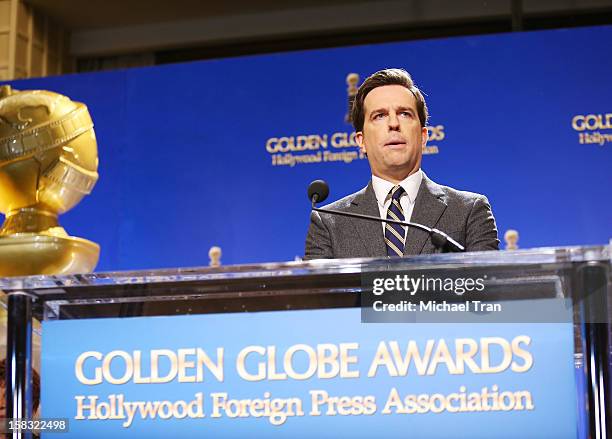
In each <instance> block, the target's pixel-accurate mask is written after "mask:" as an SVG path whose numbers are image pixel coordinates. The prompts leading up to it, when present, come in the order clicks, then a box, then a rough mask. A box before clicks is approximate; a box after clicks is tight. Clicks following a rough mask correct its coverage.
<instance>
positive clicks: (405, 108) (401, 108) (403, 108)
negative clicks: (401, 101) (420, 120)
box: [395, 105, 415, 113]
mask: <svg viewBox="0 0 612 439" xmlns="http://www.w3.org/2000/svg"><path fill="white" fill-rule="evenodd" d="M395 110H396V111H399V110H403V111H406V110H408V111H412V112H413V113H414V111H415V109H414V108H412V107H405V106H403V105H400V106H399V107H396V108H395Z"/></svg>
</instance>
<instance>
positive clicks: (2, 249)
mask: <svg viewBox="0 0 612 439" xmlns="http://www.w3.org/2000/svg"><path fill="white" fill-rule="evenodd" d="M99 257H100V246H99V245H98V244H96V243H95V242H91V241H88V240H86V239H82V238H75V237H73V236H54V235H43V234H33V233H23V234H18V235H12V236H11V235H9V236H3V237H0V277H8V276H29V275H36V274H58V275H60V274H76V273H90V272H92V271H93V270H94V268H96V265H97V264H98V258H99Z"/></svg>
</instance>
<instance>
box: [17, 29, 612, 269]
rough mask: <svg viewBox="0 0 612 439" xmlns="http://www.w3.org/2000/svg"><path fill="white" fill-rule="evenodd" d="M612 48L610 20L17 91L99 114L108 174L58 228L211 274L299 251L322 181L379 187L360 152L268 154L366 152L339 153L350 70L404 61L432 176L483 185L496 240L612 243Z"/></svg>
mask: <svg viewBox="0 0 612 439" xmlns="http://www.w3.org/2000/svg"><path fill="white" fill-rule="evenodd" d="M611 40H612V27H610V26H603V27H595V28H580V29H572V30H555V31H545V32H529V33H520V34H503V35H489V36H478V37H462V38H452V39H440V40H428V41H417V42H405V43H393V44H377V45H369V46H358V47H349V48H338V49H325V50H313V51H304V52H294V53H283V54H274V55H265V56H251V57H241V58H234V59H224V60H213V61H203V62H194V63H186V64H175V65H166V66H158V67H153V68H142V69H131V70H123V71H113V72H105V73H94V74H80V75H66V76H59V77H51V78H42V79H32V80H26V81H15V82H13V83H12V84H13V85H14V86H15V87H16V88H19V89H38V88H41V89H49V90H53V91H57V92H60V93H63V94H66V95H68V96H70V97H71V98H72V99H74V100H78V101H81V102H85V103H86V104H87V105H88V106H89V109H90V112H91V114H92V117H93V120H94V123H95V129H96V133H97V137H98V144H99V151H100V176H101V177H100V181H99V182H98V184H97V186H96V188H95V189H94V192H93V193H92V194H91V195H90V196H89V197H87V198H86V199H84V200H83V201H82V203H81V204H80V205H78V206H77V207H76V208H74V209H73V210H72V211H71V212H69V213H67V214H66V215H63V216H62V219H61V222H62V225H64V227H65V228H66V230H67V231H68V232H69V233H70V234H72V235H75V236H82V237H87V238H89V239H92V240H94V241H96V242H98V243H100V244H101V246H102V254H101V259H100V264H99V266H98V270H110V269H130V268H145V267H169V266H193V265H206V264H207V263H208V255H207V254H208V249H209V248H210V246H212V245H219V246H221V247H222V249H223V262H224V263H245V262H256V261H273V260H288V259H293V258H294V257H295V256H297V255H302V254H303V248H304V236H305V233H306V230H307V226H308V218H309V202H308V200H307V198H306V195H305V192H306V187H307V185H308V183H309V182H310V181H311V180H313V179H315V178H324V179H326V180H328V182H329V183H330V186H331V194H330V199H332V200H333V199H337V198H341V197H342V196H344V195H346V194H348V193H351V192H354V191H356V190H358V189H360V188H362V187H363V186H365V184H366V183H367V180H368V179H369V167H368V164H367V161H366V160H364V159H356V160H353V161H352V162H351V163H345V162H343V161H327V162H325V161H321V162H320V163H299V164H296V165H295V166H289V165H278V164H277V165H273V155H274V154H271V153H270V152H269V151H267V149H266V145H269V147H270V148H274V146H275V142H274V140H272V141H271V142H270V139H274V138H281V137H283V136H287V137H294V138H295V142H296V143H297V144H304V142H305V140H304V139H303V138H301V139H300V138H298V136H309V135H316V136H320V138H321V139H322V140H323V143H325V139H327V144H326V145H327V147H325V146H323V145H321V144H320V143H316V142H315V143H313V142H312V141H311V143H310V145H311V146H312V147H315V146H318V147H319V148H318V149H315V150H309V151H305V152H304V151H301V152H300V151H289V152H288V153H287V154H289V153H290V154H292V157H293V159H295V158H296V157H299V156H302V155H304V154H310V155H313V156H312V157H314V158H315V159H316V157H317V156H316V153H317V152H321V153H324V152H325V151H328V154H329V152H341V151H345V152H351V151H356V148H355V147H353V146H350V145H348V147H347V148H336V147H334V146H333V145H332V136H333V134H334V133H344V135H349V134H350V133H351V132H352V128H351V126H350V125H348V124H347V123H346V122H344V116H345V113H346V110H347V108H346V107H347V94H346V88H347V86H346V82H345V78H346V76H347V74H349V73H352V72H354V73H358V74H359V75H360V76H361V78H362V79H363V78H365V76H367V75H368V74H370V73H372V72H374V71H376V70H378V69H381V68H385V67H403V68H405V69H407V70H408V71H409V72H411V74H412V75H413V77H414V79H415V80H416V82H417V84H418V85H419V86H420V88H422V89H423V90H424V91H425V93H426V95H427V100H428V106H429V108H430V112H431V120H430V125H432V126H434V127H437V128H436V129H435V130H434V131H435V132H436V133H437V134H436V135H435V136H434V137H436V139H434V140H432V141H431V142H430V145H432V146H435V147H437V153H431V154H427V155H426V156H425V157H424V161H423V169H424V170H425V172H426V173H427V174H428V175H429V176H430V177H431V178H432V179H434V180H435V181H437V182H439V183H442V184H447V185H451V186H453V187H456V188H458V189H464V190H471V191H475V192H481V193H485V194H486V195H487V196H488V197H489V199H490V201H491V203H492V206H493V211H494V213H495V215H496V217H497V221H498V226H499V229H500V232H501V233H500V238H501V235H503V232H504V231H505V230H507V229H509V228H515V229H517V230H518V231H519V232H520V235H521V238H520V242H519V245H520V246H521V247H535V246H549V245H572V244H595V243H605V242H607V241H608V239H609V238H610V237H611V235H612V234H611V233H610V231H611V230H610V225H611V224H612V203H610V199H611V195H610V188H611V187H612V173H611V172H610V169H611V168H612V149H611V146H610V143H611V142H612V126H611V124H610V123H608V124H606V123H605V121H606V115H609V114H610V113H612V105H611V102H612V88H610V86H609V81H610V77H612V58H610V56H607V55H606V54H607V53H609V41H611ZM589 115H595V116H589ZM598 115H601V116H602V121H603V122H602V123H599V124H598V123H597V120H598ZM576 116H578V118H577V119H576ZM583 116H587V117H586V118H584V117H583ZM610 118H612V116H610ZM610 118H609V119H610ZM585 121H588V123H587V126H586V127H585V125H584V122H585ZM573 122H574V123H573ZM573 125H574V126H573ZM597 133H599V134H597ZM581 136H582V137H581ZM340 138H341V136H340ZM311 139H312V138H311ZM337 139H338V134H336V136H334V143H335V144H336V145H337V144H338V142H337ZM581 141H582V143H581ZM591 141H592V142H599V143H587V142H591ZM341 146H342V145H341ZM435 150H436V148H432V150H431V152H435ZM278 154H280V155H281V156H282V157H285V159H284V160H289V159H287V158H286V157H287V156H286V155H285V154H282V153H278ZM320 157H321V159H322V157H323V156H322V155H321V156H320ZM327 157H328V158H329V155H328V156H327ZM276 160H277V161H278V157H277V159H276ZM298 160H305V159H304V158H302V159H299V158H298Z"/></svg>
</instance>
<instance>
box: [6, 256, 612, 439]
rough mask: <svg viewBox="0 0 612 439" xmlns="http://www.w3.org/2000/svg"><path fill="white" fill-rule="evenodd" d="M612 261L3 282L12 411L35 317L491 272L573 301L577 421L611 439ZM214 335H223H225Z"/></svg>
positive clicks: (320, 293) (280, 301)
mask: <svg viewBox="0 0 612 439" xmlns="http://www.w3.org/2000/svg"><path fill="white" fill-rule="evenodd" d="M611 258H612V251H611V249H610V247H609V246H593V247H564V248H543V249H533V250H519V251H512V252H479V253H464V254H439V255H423V256H416V257H410V258H404V259H387V258H382V259H349V260H317V261H310V262H288V263H267V264H256V265H255V264H254V265H236V266H223V267H220V268H209V267H205V268H178V269H162V270H150V271H146V270H143V271H134V272H114V273H93V274H83V275H72V276H30V277H24V278H4V279H0V290H2V291H3V292H4V293H5V295H6V297H5V306H6V307H7V311H8V329H7V334H8V335H7V369H8V370H7V382H6V388H7V415H6V416H7V418H22V419H27V418H31V415H32V413H31V409H32V399H31V380H32V371H31V366H32V360H31V359H32V345H31V342H32V319H33V318H35V319H38V320H40V321H49V320H70V319H104V318H109V317H122V318H128V317H141V316H172V315H194V314H214V313H254V312H260V311H276V312H284V311H287V310H318V309H326V308H355V307H360V306H362V305H363V303H362V293H363V290H364V288H365V287H364V279H365V278H367V274H368V273H378V272H383V271H390V270H391V271H401V272H408V273H414V274H415V275H417V274H418V275H421V274H423V273H425V274H427V275H428V276H434V275H440V276H455V275H457V274H462V275H463V276H473V277H478V276H481V277H485V278H486V292H487V295H488V299H490V300H492V299H495V300H499V301H508V302H511V301H516V300H520V301H523V302H524V301H526V300H527V301H529V300H538V299H542V298H560V297H562V298H564V299H565V300H567V301H569V302H571V303H572V304H573V310H572V315H573V317H572V318H573V324H574V358H573V361H574V365H575V368H576V370H577V372H578V375H579V376H582V377H583V379H582V381H581V384H580V385H577V386H576V392H577V399H578V400H579V401H582V402H583V403H584V404H581V406H582V408H580V410H583V411H584V413H581V414H580V416H579V417H578V419H581V420H582V421H581V422H582V424H583V425H578V426H577V429H576V430H577V436H579V437H590V438H609V437H611V435H612V413H611V402H610V401H611V396H610V395H611V393H610V392H611V390H612V388H611V385H610V375H611V358H612V355H611V347H612V345H611V340H612V317H611V316H612V312H611V309H612V274H611V273H612V266H611ZM540 317H541V319H542V320H541V322H547V321H549V320H548V317H549V316H546V315H542V316H540ZM526 318H527V319H533V317H526ZM531 321H532V322H533V323H537V322H536V321H535V320H531ZM508 323H512V322H511V321H509V322H508ZM517 323H518V321H517ZM362 324H364V325H367V324H368V323H362ZM408 325H409V323H408ZM415 330H416V329H415ZM216 336H217V337H219V338H220V339H222V338H223V334H218V335H216ZM44 349H45V346H44V344H43V346H42V350H43V351H44ZM43 379H44V377H43ZM577 410H578V408H577ZM43 414H44V407H43ZM13 436H14V437H26V436H25V435H24V436H22V435H21V434H17V433H16V434H14V435H13Z"/></svg>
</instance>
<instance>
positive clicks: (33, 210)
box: [0, 85, 100, 277]
mask: <svg viewBox="0 0 612 439" xmlns="http://www.w3.org/2000/svg"><path fill="white" fill-rule="evenodd" d="M97 170H98V149H97V144H96V137H95V134H94V130H93V122H92V120H91V117H90V115H89V111H88V110H87V107H86V106H85V105H84V104H82V103H79V102H74V101H72V100H70V99H69V98H68V97H66V96H63V95H60V94H57V93H53V92H50V91H44V90H26V91H17V90H13V89H11V87H10V86H6V85H5V86H2V87H0V212H2V213H3V214H4V215H5V217H6V218H5V221H4V224H2V227H1V228H0V277H1V276H25V275H32V274H71V273H86V272H91V271H93V269H94V268H95V266H96V264H97V263H98V257H99V255H100V247H99V246H98V244H96V243H94V242H91V241H88V240H86V239H82V238H75V237H72V236H69V235H68V234H67V233H66V231H65V230H64V229H63V228H62V227H61V226H60V225H59V223H58V215H59V214H61V213H64V212H66V211H68V210H70V209H71V208H72V207H74V206H75V205H76V204H78V203H79V201H81V199H82V198H83V197H84V196H85V195H87V194H89V193H90V192H91V190H92V188H93V187H94V185H95V184H96V181H97V179H98V172H97Z"/></svg>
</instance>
